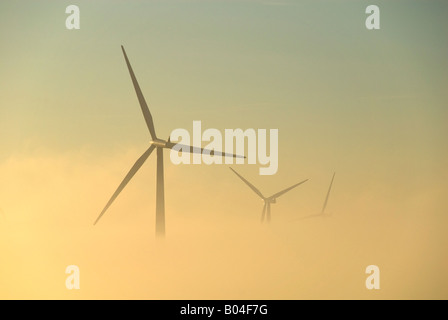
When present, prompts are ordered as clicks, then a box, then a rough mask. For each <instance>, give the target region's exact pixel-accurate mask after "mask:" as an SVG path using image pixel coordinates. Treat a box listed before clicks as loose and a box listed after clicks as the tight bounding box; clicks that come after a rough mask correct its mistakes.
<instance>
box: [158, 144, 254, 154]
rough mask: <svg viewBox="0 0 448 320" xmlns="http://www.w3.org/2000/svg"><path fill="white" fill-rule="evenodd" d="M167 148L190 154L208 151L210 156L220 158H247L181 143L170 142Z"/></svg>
mask: <svg viewBox="0 0 448 320" xmlns="http://www.w3.org/2000/svg"><path fill="white" fill-rule="evenodd" d="M166 147H167V148H168V149H173V150H174V151H186V152H189V153H203V152H204V151H206V152H207V153H208V154H210V155H212V156H213V155H216V156H220V157H233V158H246V157H245V156H240V155H236V154H233V153H225V152H221V151H215V150H209V149H204V148H198V147H193V146H187V145H185V144H180V143H173V142H170V141H169V140H168V142H167V143H166Z"/></svg>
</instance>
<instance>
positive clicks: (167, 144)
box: [94, 46, 245, 236]
mask: <svg viewBox="0 0 448 320" xmlns="http://www.w3.org/2000/svg"><path fill="white" fill-rule="evenodd" d="M121 50H122V51H123V55H124V59H125V60H126V65H127V67H128V70H129V74H130V76H131V79H132V83H133V85H134V89H135V93H136V94H137V98H138V102H139V104H140V108H141V110H142V113H143V117H144V118H145V121H146V125H147V127H148V130H149V134H150V135H151V140H150V142H149V144H150V146H149V148H148V149H147V150H146V151H145V152H144V153H143V154H142V155H141V156H140V158H138V160H137V161H136V162H135V164H134V165H133V166H132V168H131V170H129V172H128V174H127V175H126V176H125V178H124V179H123V181H122V182H121V183H120V185H119V186H118V188H117V190H116V191H115V192H114V194H113V195H112V197H111V198H110V200H109V201H108V202H107V204H106V206H105V207H104V209H103V211H101V213H100V215H99V216H98V218H97V219H96V221H95V223H94V225H96V224H97V223H98V221H99V220H100V219H101V217H102V216H103V215H104V213H105V212H106V211H107V209H108V208H109V207H110V206H111V204H112V203H113V202H114V200H115V199H116V198H117V197H118V195H119V194H120V192H121V191H122V190H123V189H124V188H125V187H126V185H127V184H128V183H129V181H130V180H131V179H132V177H133V176H134V175H135V174H136V173H137V171H138V170H139V169H140V167H141V166H142V165H143V164H144V163H145V161H146V159H148V157H149V156H150V155H151V153H152V152H153V151H154V149H156V150H157V189H156V235H157V236H165V190H164V175H163V149H174V150H175V151H181V152H182V151H187V152H190V153H202V151H207V152H210V154H211V155H218V156H230V157H234V158H245V157H243V156H237V155H234V154H229V153H222V152H218V151H214V150H207V149H204V148H198V147H193V146H187V145H182V144H176V143H172V142H171V141H170V138H168V140H167V141H165V140H162V139H159V138H158V137H157V135H156V130H155V128H154V122H153V119H152V116H151V113H150V112H149V108H148V105H147V104H146V100H145V98H144V96H143V93H142V91H141V89H140V86H139V84H138V82H137V78H136V77H135V74H134V71H133V70H132V67H131V64H130V62H129V59H128V56H127V55H126V51H125V50H124V47H123V46H121Z"/></svg>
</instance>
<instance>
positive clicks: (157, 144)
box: [149, 139, 168, 148]
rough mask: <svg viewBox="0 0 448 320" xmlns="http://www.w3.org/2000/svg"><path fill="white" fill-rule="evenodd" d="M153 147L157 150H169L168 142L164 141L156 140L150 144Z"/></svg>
mask: <svg viewBox="0 0 448 320" xmlns="http://www.w3.org/2000/svg"><path fill="white" fill-rule="evenodd" d="M149 143H150V144H151V145H153V146H154V147H157V148H167V143H168V141H165V140H162V139H154V140H151V141H150V142H149Z"/></svg>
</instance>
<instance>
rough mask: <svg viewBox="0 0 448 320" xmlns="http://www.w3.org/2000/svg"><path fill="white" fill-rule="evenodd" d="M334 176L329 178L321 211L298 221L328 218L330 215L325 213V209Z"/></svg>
mask: <svg viewBox="0 0 448 320" xmlns="http://www.w3.org/2000/svg"><path fill="white" fill-rule="evenodd" d="M335 175H336V172H334V173H333V177H332V178H331V182H330V186H329V187H328V191H327V196H326V197H325V201H324V205H323V207H322V211H321V212H320V213H317V214H311V215H309V216H305V217H302V218H300V219H299V220H304V219H309V218H317V217H329V216H330V214H328V213H326V212H325V208H326V207H327V203H328V198H329V197H330V191H331V187H332V186H333V181H334V176H335Z"/></svg>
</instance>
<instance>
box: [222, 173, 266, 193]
mask: <svg viewBox="0 0 448 320" xmlns="http://www.w3.org/2000/svg"><path fill="white" fill-rule="evenodd" d="M229 169H230V170H232V171H233V172H234V173H235V174H236V175H237V176H238V177H240V179H241V180H243V181H244V183H246V184H247V185H248V186H249V188H251V189H252V190H253V191H254V192H255V193H256V194H258V196H259V197H260V198H261V199H265V197H264V196H263V194H262V193H261V192H260V190H258V189H257V188H255V186H254V185H253V184H252V183H250V182H249V181H247V180H246V179H244V178H243V177H242V176H240V175H239V174H238V172H236V171H235V170H233V169H232V168H229Z"/></svg>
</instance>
